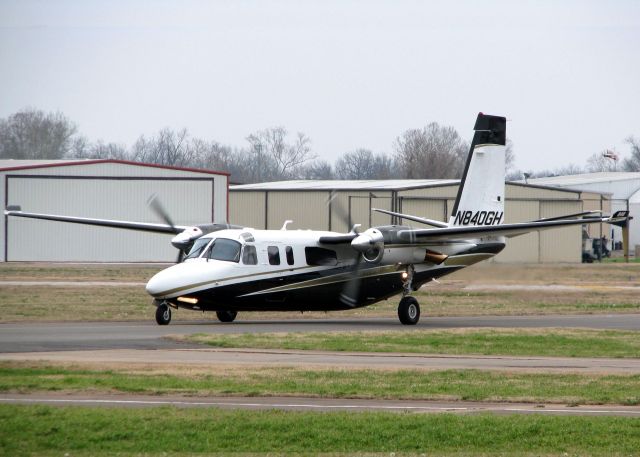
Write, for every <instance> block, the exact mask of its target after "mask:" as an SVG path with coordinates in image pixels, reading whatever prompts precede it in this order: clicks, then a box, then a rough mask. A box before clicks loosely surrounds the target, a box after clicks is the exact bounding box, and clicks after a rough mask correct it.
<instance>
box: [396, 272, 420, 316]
mask: <svg viewBox="0 0 640 457" xmlns="http://www.w3.org/2000/svg"><path fill="white" fill-rule="evenodd" d="M414 271H415V270H414V268H413V265H410V266H409V268H407V271H406V273H403V274H402V275H403V279H404V282H403V284H402V300H400V304H399V305H398V319H400V322H401V323H402V324H403V325H416V324H417V323H418V321H419V320H420V305H419V304H418V300H416V299H415V297H412V296H410V295H409V294H410V293H411V292H412V291H413V273H414Z"/></svg>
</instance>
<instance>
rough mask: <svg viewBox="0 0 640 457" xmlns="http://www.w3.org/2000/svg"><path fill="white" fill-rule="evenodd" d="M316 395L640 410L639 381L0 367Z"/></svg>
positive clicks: (101, 379) (2, 377)
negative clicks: (639, 406)
mask: <svg viewBox="0 0 640 457" xmlns="http://www.w3.org/2000/svg"><path fill="white" fill-rule="evenodd" d="M36 391H74V392H81V391H98V392H100V391H102V392H112V391H117V392H124V393H140V394H181V395H236V396H311V397H328V398H380V399H416V400H418V399H420V400H473V401H510V402H545V403H565V404H566V403H568V404H623V405H637V404H640V375H584V374H546V373H540V374H538V373H504V372H492V371H479V370H445V371H420V370H401V371H387V370H335V369H329V370H327V369H322V370H320V369H318V370H304V369H297V368H284V367H279V368H250V369H249V368H248V369H243V370H232V371H225V370H213V369H212V370H211V371H210V372H209V371H206V372H199V373H192V374H188V375H180V374H167V373H155V374H153V373H148V374H147V373H139V372H131V371H125V370H121V371H114V370H109V371H99V370H80V369H63V368H55V367H41V368H33V367H32V368H24V367H16V366H11V365H7V364H4V365H0V392H36Z"/></svg>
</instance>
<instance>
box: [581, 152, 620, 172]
mask: <svg viewBox="0 0 640 457" xmlns="http://www.w3.org/2000/svg"><path fill="white" fill-rule="evenodd" d="M607 152H608V151H602V152H596V153H594V154H593V155H591V156H590V157H589V158H588V159H587V171H588V172H589V173H597V172H600V171H616V168H617V166H616V164H617V160H614V159H612V158H611V157H608V156H607V155H605V154H606V153H607Z"/></svg>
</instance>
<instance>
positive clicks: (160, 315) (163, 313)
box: [156, 303, 171, 325]
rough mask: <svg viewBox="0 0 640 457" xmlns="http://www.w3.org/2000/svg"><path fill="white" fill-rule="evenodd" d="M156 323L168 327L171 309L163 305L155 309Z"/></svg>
mask: <svg viewBox="0 0 640 457" xmlns="http://www.w3.org/2000/svg"><path fill="white" fill-rule="evenodd" d="M156 322H157V323H158V325H169V322H171V308H169V307H168V306H167V305H166V304H164V303H163V304H161V305H158V307H157V308H156Z"/></svg>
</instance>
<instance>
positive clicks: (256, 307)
mask: <svg viewBox="0 0 640 457" xmlns="http://www.w3.org/2000/svg"><path fill="white" fill-rule="evenodd" d="M482 247H483V246H474V247H473V248H471V249H469V252H466V253H464V254H462V255H458V256H454V257H452V258H458V259H460V260H463V259H464V258H466V257H468V261H464V262H461V263H455V264H451V265H446V264H443V265H434V266H433V267H432V268H429V269H427V270H425V271H416V273H415V274H414V278H413V285H414V288H416V289H417V287H419V286H421V285H422V284H424V283H427V282H429V281H431V280H433V279H437V278H439V277H442V276H445V275H447V274H449V273H452V272H454V271H457V270H459V269H461V268H464V267H465V266H467V265H469V264H472V263H475V262H477V261H479V260H482V259H484V258H486V257H482V256H477V254H487V256H489V257H490V256H492V255H494V254H495V253H496V252H499V250H500V249H501V247H504V244H502V243H495V244H493V243H492V244H487V245H486V246H485V248H486V249H485V250H483V249H482ZM405 268H406V266H401V265H400V266H393V265H391V266H390V265H386V266H379V265H367V264H365V265H362V268H361V269H360V272H359V274H360V276H361V284H360V287H359V293H358V297H356V299H355V300H354V302H353V303H350V304H349V305H347V304H345V303H343V302H342V301H341V300H340V295H341V294H342V293H343V292H344V288H345V285H346V283H347V282H348V281H350V280H351V279H352V278H353V274H354V270H353V266H344V267H336V268H331V269H327V270H322V271H303V272H300V273H296V274H289V275H280V276H272V277H270V278H261V279H257V280H255V281H248V282H242V283H235V284H229V285H225V286H218V287H212V288H207V289H204V290H201V291H198V292H195V293H190V294H186V296H188V297H192V298H197V299H198V303H197V305H188V304H186V303H183V302H179V301H177V300H176V299H170V300H169V301H171V302H172V303H173V304H175V305H177V306H179V307H182V308H193V309H200V310H205V311H218V310H234V311H334V310H344V309H352V308H358V307H363V306H368V305H371V304H373V303H375V302H378V301H380V300H384V299H386V298H389V297H391V296H393V295H396V294H398V293H400V292H402V287H403V281H402V276H401V274H400V273H401V272H402V271H404V269H405ZM376 270H378V271H377V272H376Z"/></svg>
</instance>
